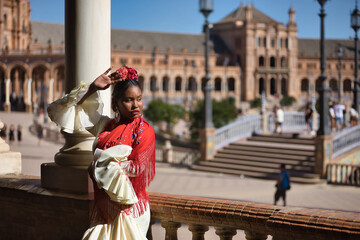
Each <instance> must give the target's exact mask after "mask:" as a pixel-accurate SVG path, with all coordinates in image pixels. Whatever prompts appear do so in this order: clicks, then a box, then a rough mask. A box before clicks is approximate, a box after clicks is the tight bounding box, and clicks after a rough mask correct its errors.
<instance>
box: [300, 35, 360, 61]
mask: <svg viewBox="0 0 360 240" xmlns="http://www.w3.org/2000/svg"><path fill="white" fill-rule="evenodd" d="M354 44H355V43H354V40H343V39H326V41H325V53H326V57H336V56H337V55H336V52H337V50H338V48H339V47H341V48H342V49H343V57H344V58H354V55H355V51H354V48H355V47H354ZM298 45H299V47H298V55H299V57H319V56H320V40H319V39H307V38H299V39H298ZM359 47H360V44H359Z"/></svg>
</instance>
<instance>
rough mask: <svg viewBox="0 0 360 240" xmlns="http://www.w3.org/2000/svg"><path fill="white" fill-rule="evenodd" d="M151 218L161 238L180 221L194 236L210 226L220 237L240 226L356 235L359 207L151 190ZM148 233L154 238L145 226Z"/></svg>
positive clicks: (250, 234)
mask: <svg viewBox="0 0 360 240" xmlns="http://www.w3.org/2000/svg"><path fill="white" fill-rule="evenodd" d="M149 197H150V206H151V216H152V221H151V224H154V223H155V221H156V220H160V221H161V226H162V227H163V228H165V231H166V234H165V239H167V240H175V239H178V238H177V229H178V228H179V227H181V224H182V223H185V224H187V225H188V226H189V231H191V232H192V239H194V240H195V239H196V240H197V239H205V237H204V234H205V232H206V231H208V230H209V226H210V227H214V228H215V234H216V235H218V236H219V239H221V240H231V239H232V238H233V236H235V235H236V233H237V230H239V229H240V230H244V231H245V236H246V239H247V240H255V239H256V240H258V239H264V240H265V239H267V237H268V235H271V236H272V237H273V238H272V239H276V240H285V239H318V240H322V239H324V240H325V239H326V240H329V239H334V240H335V239H336V240H338V239H360V213H356V212H342V211H336V210H325V209H309V208H301V207H278V206H273V205H265V204H256V203H251V202H242V201H231V200H221V199H210V198H199V197H189V196H178V195H169V194H162V193H149ZM148 239H153V238H152V234H151V231H149V234H148Z"/></svg>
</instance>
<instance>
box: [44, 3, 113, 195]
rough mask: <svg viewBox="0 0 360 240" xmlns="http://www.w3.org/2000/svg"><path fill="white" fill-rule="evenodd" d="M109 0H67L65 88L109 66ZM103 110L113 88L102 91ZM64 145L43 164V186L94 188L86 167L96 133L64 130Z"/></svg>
mask: <svg viewBox="0 0 360 240" xmlns="http://www.w3.org/2000/svg"><path fill="white" fill-rule="evenodd" d="M110 3H111V2H110V0H101V1H99V0H65V64H66V67H65V70H66V74H65V77H66V92H67V93H68V92H70V90H71V89H73V88H74V87H75V86H77V85H79V84H80V82H81V81H87V82H89V83H90V82H92V81H93V80H94V79H95V78H96V77H97V76H99V75H100V74H102V73H104V71H105V70H106V69H108V68H109V67H110V53H111V49H110V33H111V26H110V14H111V11H110V10H111V4H110ZM100 94H101V97H102V99H103V101H104V105H105V107H104V114H106V115H110V108H111V107H110V102H111V101H110V96H111V94H110V89H108V90H107V91H101V93H100ZM63 135H64V137H65V145H64V147H63V148H61V149H60V151H59V152H58V153H57V154H56V155H55V163H46V164H43V165H42V166H41V183H42V185H43V187H46V188H52V189H60V190H65V191H73V192H83V193H86V192H88V191H89V190H90V191H91V189H92V185H91V181H90V180H89V177H88V173H87V168H88V165H89V164H90V163H91V161H92V157H93V156H92V143H93V141H94V137H93V136H92V135H90V134H89V133H88V132H75V133H74V134H67V133H63Z"/></svg>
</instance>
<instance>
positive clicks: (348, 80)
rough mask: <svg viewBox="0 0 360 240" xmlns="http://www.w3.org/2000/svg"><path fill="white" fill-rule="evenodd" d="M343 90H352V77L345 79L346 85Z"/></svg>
mask: <svg viewBox="0 0 360 240" xmlns="http://www.w3.org/2000/svg"><path fill="white" fill-rule="evenodd" d="M343 91H344V92H351V80H350V79H345V81H344V85H343Z"/></svg>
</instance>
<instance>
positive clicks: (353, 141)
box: [332, 125, 360, 159]
mask: <svg viewBox="0 0 360 240" xmlns="http://www.w3.org/2000/svg"><path fill="white" fill-rule="evenodd" d="M332 145H333V152H332V158H333V159H334V158H336V157H338V156H340V155H341V154H343V153H345V152H347V151H349V150H351V149H353V148H356V147H359V146H360V125H358V126H354V127H350V128H347V129H345V130H343V131H341V132H339V133H337V134H335V135H334V137H333V143H332Z"/></svg>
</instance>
